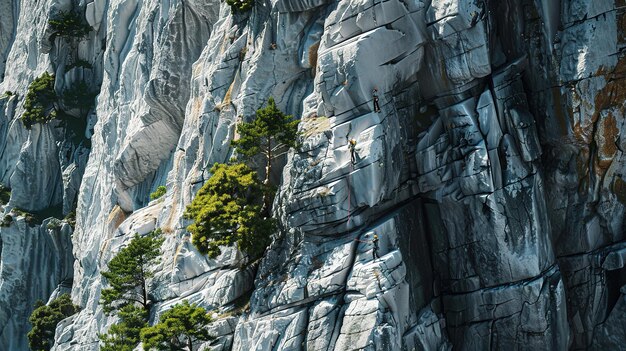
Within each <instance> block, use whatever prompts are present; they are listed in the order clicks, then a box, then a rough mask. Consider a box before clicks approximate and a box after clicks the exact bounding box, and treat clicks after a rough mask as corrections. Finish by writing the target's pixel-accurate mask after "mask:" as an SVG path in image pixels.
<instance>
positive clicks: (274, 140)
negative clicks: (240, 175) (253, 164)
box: [232, 97, 300, 217]
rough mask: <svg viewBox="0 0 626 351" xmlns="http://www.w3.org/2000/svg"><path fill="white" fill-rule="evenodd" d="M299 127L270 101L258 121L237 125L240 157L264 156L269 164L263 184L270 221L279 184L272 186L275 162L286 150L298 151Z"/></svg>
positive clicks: (266, 164)
mask: <svg viewBox="0 0 626 351" xmlns="http://www.w3.org/2000/svg"><path fill="white" fill-rule="evenodd" d="M298 123H300V121H298V120H294V119H293V116H292V115H288V116H287V115H285V114H284V113H283V112H282V111H281V110H280V109H278V107H276V103H275V102H274V98H272V97H270V98H269V100H268V101H267V106H266V107H264V108H261V109H259V110H257V111H256V118H255V119H254V120H253V121H252V122H250V123H246V122H242V123H238V124H237V132H238V133H239V139H238V140H234V141H233V142H232V145H233V146H234V147H235V150H236V151H237V154H239V155H241V156H243V157H244V158H245V159H250V158H253V157H256V156H257V155H263V158H264V162H265V180H264V181H263V184H264V185H265V186H266V189H267V190H268V191H266V192H265V193H264V196H263V215H264V216H265V217H269V214H270V211H271V206H272V201H273V198H274V196H273V192H274V191H273V189H274V188H275V186H276V185H275V184H270V175H271V173H272V162H273V161H274V159H276V157H278V156H281V155H282V154H283V153H284V152H285V149H287V148H289V147H298V141H297V139H298Z"/></svg>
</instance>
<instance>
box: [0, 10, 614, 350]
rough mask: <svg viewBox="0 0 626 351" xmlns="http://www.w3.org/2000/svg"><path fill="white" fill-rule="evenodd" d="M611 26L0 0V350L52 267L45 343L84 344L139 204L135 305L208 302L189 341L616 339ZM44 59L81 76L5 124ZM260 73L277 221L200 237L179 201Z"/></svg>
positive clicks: (93, 341) (530, 15)
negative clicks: (284, 128)
mask: <svg viewBox="0 0 626 351" xmlns="http://www.w3.org/2000/svg"><path fill="white" fill-rule="evenodd" d="M67 11H75V12H77V13H79V14H81V15H83V14H84V17H85V21H86V23H87V24H88V25H89V27H90V29H91V30H90V31H89V33H88V34H87V35H86V36H84V37H80V38H77V37H68V36H62V35H55V34H54V33H53V32H52V31H51V29H50V27H49V26H48V21H49V20H50V19H51V18H55V16H58V15H59V14H60V13H62V12H67ZM625 47H626V3H625V2H624V1H622V0H567V1H559V0H534V1H533V0H521V1H518V0H502V1H495V0H492V1H482V0H432V1H417V0H257V1H256V4H255V6H254V8H253V9H252V10H251V11H249V12H246V13H232V12H231V10H230V7H229V6H228V5H227V4H225V3H222V2H221V1H218V0H208V1H206V0H205V1H198V0H188V1H179V0H170V1H157V0H144V1H139V0H110V1H104V0H93V1H92V0H81V1H73V0H48V1H44V2H33V1H30V2H20V1H14V0H0V93H2V92H5V91H8V92H10V94H7V93H5V94H3V95H2V96H1V97H0V155H1V157H0V182H1V183H2V184H3V185H4V186H7V187H9V188H11V198H10V201H9V202H8V203H7V204H3V205H2V209H3V213H2V216H3V218H6V216H9V217H11V218H12V219H13V220H12V221H7V222H6V223H3V226H2V227H1V228H0V349H2V350H18V351H19V350H27V349H28V347H27V340H26V333H27V332H28V330H29V329H30V326H29V324H28V315H29V314H30V312H31V311H32V308H33V305H34V303H35V301H36V300H37V299H43V300H51V299H53V298H54V297H56V296H58V295H59V294H61V293H63V292H69V291H71V295H72V299H73V301H74V303H76V304H79V305H80V306H81V308H82V310H81V312H80V313H78V314H76V315H74V316H72V317H70V318H68V319H65V320H63V321H62V322H61V323H59V325H58V326H57V329H56V335H55V346H54V348H53V349H54V350H59V351H60V350H97V349H98V348H99V341H98V337H97V334H98V333H104V332H106V331H107V330H108V328H109V326H110V325H111V324H112V323H115V321H116V320H115V318H114V317H110V316H106V315H105V314H104V313H103V311H102V308H101V306H100V305H99V303H98V302H99V299H100V291H101V289H102V288H103V283H104V282H103V280H102V277H101V274H100V271H101V270H102V269H104V268H106V264H107V262H108V261H109V260H110V259H111V258H112V257H114V256H115V254H116V253H117V252H119V250H120V248H122V247H124V245H126V244H127V243H128V242H129V241H130V239H131V238H132V236H133V235H134V233H140V234H145V233H148V232H150V231H151V230H153V229H155V228H161V229H162V230H163V231H164V233H165V237H166V241H165V243H164V244H163V247H162V251H163V257H162V260H161V263H160V264H159V266H158V267H156V270H157V274H156V276H155V278H154V279H153V281H152V282H151V286H152V296H151V299H152V301H153V302H154V304H155V305H154V306H155V308H154V309H153V315H152V316H151V320H152V321H154V320H156V319H157V318H158V316H159V314H161V313H162V312H163V311H165V310H167V309H169V308H170V307H171V306H172V305H174V304H176V303H178V302H180V301H182V300H185V299H186V300H189V301H191V302H196V303H199V304H200V305H202V306H204V307H206V308H210V309H213V310H214V311H215V315H216V317H219V318H217V321H216V322H215V323H214V324H213V325H212V326H211V329H212V332H213V333H214V334H215V335H217V336H218V338H217V339H216V340H215V341H213V342H212V343H211V344H210V345H209V344H207V345H204V346H203V347H205V348H207V347H210V348H211V349H212V350H357V349H364V350H450V349H455V350H457V349H458V350H504V349H508V348H512V349H516V350H518V349H519V350H521V349H533V350H568V349H573V350H579V349H598V350H617V349H620V348H623V345H624V344H625V343H626V330H625V329H624V327H623V326H624V323H625V322H626V290H624V289H622V287H623V286H625V285H626V267H625V264H626V237H625V236H626V230H624V228H625V224H624V213H625V207H624V206H625V205H626V176H625V175H626V159H625V158H624V152H623V150H624V149H625V147H626V141H625V140H624V139H622V138H621V134H622V132H626V127H625V126H624V121H625V119H624V115H625V110H626V80H625V73H626V71H625V67H626V59H625V56H626V51H624V48H625ZM44 71H48V72H50V73H54V74H55V91H56V92H57V93H58V94H59V95H60V96H62V95H63V93H64V92H67V91H69V90H70V89H71V88H72V87H75V86H76V85H77V84H79V83H85V84H86V85H85V89H87V90H89V91H93V92H94V95H96V94H97V96H96V98H95V100H94V101H95V102H94V104H93V106H89V107H88V108H86V109H80V108H78V109H77V108H72V107H71V106H65V105H63V103H61V105H62V106H60V107H61V109H62V110H63V111H65V113H66V114H67V116H66V117H65V118H66V119H65V120H54V121H52V122H50V123H47V124H35V125H33V126H32V128H31V129H27V128H25V126H24V125H23V123H22V121H21V120H20V116H21V115H22V113H23V112H24V107H23V104H24V97H25V95H26V91H27V88H28V85H29V84H30V82H32V81H33V79H34V78H35V77H38V76H39V75H40V74H41V73H43V72H44ZM375 88H376V89H378V96H379V99H380V101H379V102H380V107H381V111H380V112H378V113H377V112H375V111H374V109H373V101H372V91H373V89H375ZM270 96H273V97H275V99H276V101H277V104H278V105H279V107H280V108H281V109H282V110H283V111H285V112H287V113H289V114H293V115H295V116H296V117H297V118H300V119H301V121H302V122H301V124H300V131H301V133H302V147H301V148H300V149H298V150H290V152H289V154H288V155H287V156H285V157H284V158H283V159H282V160H281V161H280V162H281V164H282V165H284V168H282V173H281V172H280V170H279V168H280V167H277V169H278V171H277V172H276V174H272V177H274V178H275V179H277V180H280V181H281V184H282V185H281V187H280V188H279V190H278V194H277V196H276V199H275V201H274V215H275V217H276V218H277V219H278V220H279V224H280V231H279V232H277V233H276V235H275V238H274V240H273V243H272V245H271V246H270V247H269V248H268V250H267V251H266V253H265V255H264V257H263V259H262V260H260V262H256V263H253V264H244V263H246V259H245V257H244V256H243V255H242V254H241V253H239V252H237V250H235V249H234V248H227V249H225V250H224V252H223V254H222V255H221V256H219V257H218V258H217V259H214V260H213V259H209V258H207V257H205V256H202V255H200V254H199V253H198V252H197V251H196V249H195V248H194V247H193V245H192V244H191V241H190V234H189V233H188V232H187V231H186V230H185V229H184V228H185V227H186V225H187V224H188V221H186V220H183V219H182V213H183V211H184V209H185V206H186V205H187V204H189V203H190V202H191V200H192V199H193V196H194V194H195V193H196V191H197V190H198V189H199V188H200V187H201V186H202V184H203V183H204V181H206V180H207V179H208V178H209V177H210V174H209V172H208V169H209V168H210V167H211V165H213V163H215V162H224V161H226V160H228V159H229V158H230V156H231V155H232V149H231V148H230V146H229V145H230V141H231V140H232V139H233V138H234V137H236V135H235V130H234V129H235V128H234V127H235V124H236V123H237V122H238V121H240V120H242V119H243V120H249V119H250V118H251V117H252V116H253V115H254V111H255V110H256V109H258V108H260V107H261V106H263V104H264V103H265V101H267V98H268V97H270ZM68 120H69V121H70V122H67V121H68ZM72 126H74V127H73V128H72ZM75 126H78V128H77V127H75ZM349 139H355V140H356V141H357V145H356V150H355V151H356V152H355V156H356V162H355V163H354V164H352V162H351V160H350V151H349V148H348V140H349ZM159 185H166V187H167V189H168V191H167V193H166V195H165V196H164V197H163V198H160V199H158V200H155V201H149V194H150V193H151V192H152V191H154V190H155V189H156V188H157V187H158V186H159ZM20 209H21V210H20ZM74 209H75V212H76V224H75V225H74V226H73V227H72V226H70V225H69V224H68V223H65V222H62V223H59V221H57V220H53V219H50V218H49V217H50V215H54V216H56V217H58V218H63V217H64V216H65V215H67V214H68V213H70V212H72V211H73V210H74ZM25 212H31V213H34V214H36V215H37V216H36V217H38V219H39V220H31V219H29V218H27V217H28V216H27V215H25ZM66 222H67V221H66ZM374 234H376V235H378V237H379V238H380V240H379V243H378V246H379V250H378V252H377V253H378V255H379V256H380V258H376V259H375V258H374V252H373V245H372V238H373V235H374ZM625 289H626V288H625ZM248 301H249V306H248V307H247V308H241V306H242V305H246V303H247V302H248ZM229 311H230V312H229Z"/></svg>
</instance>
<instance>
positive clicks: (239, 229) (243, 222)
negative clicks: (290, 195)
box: [184, 163, 275, 258]
mask: <svg viewBox="0 0 626 351" xmlns="http://www.w3.org/2000/svg"><path fill="white" fill-rule="evenodd" d="M210 171H211V173H212V174H213V176H212V177H211V178H209V180H208V181H207V182H206V184H204V186H203V187H202V188H200V190H199V191H198V193H197V194H196V197H195V198H194V200H193V201H192V202H191V204H189V206H187V209H186V210H185V214H184V216H185V218H189V219H193V220H194V223H193V224H191V225H190V226H188V227H187V229H188V230H189V231H190V232H191V233H192V239H193V244H194V245H195V246H196V247H197V248H198V250H199V251H200V252H201V253H203V254H208V255H209V257H212V258H215V257H217V256H218V255H219V254H220V253H221V250H220V248H219V246H220V245H223V246H230V245H233V244H235V243H236V244H237V246H238V247H239V249H240V250H241V251H243V252H246V253H247V254H249V255H250V256H252V257H258V256H260V255H261V254H262V253H263V251H264V250H265V248H266V247H267V246H268V245H269V243H270V235H271V233H272V232H273V230H274V229H275V222H274V220H273V219H271V218H264V217H262V216H261V214H260V212H261V197H262V194H263V186H262V185H261V184H260V183H259V181H258V179H257V174H256V172H254V171H252V170H251V169H250V168H249V167H248V166H246V165H245V164H243V163H238V164H232V165H226V164H220V163H216V164H215V165H214V166H213V167H212V168H211V170H210Z"/></svg>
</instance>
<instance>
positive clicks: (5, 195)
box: [0, 184, 11, 204]
mask: <svg viewBox="0 0 626 351" xmlns="http://www.w3.org/2000/svg"><path fill="white" fill-rule="evenodd" d="M9 199H11V189H9V188H7V187H6V186H4V185H2V184H0V204H8V203H9Z"/></svg>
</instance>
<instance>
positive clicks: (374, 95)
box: [372, 88, 380, 112]
mask: <svg viewBox="0 0 626 351" xmlns="http://www.w3.org/2000/svg"><path fill="white" fill-rule="evenodd" d="M372 99H373V100H374V112H380V105H379V104H378V89H376V88H374V91H372Z"/></svg>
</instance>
